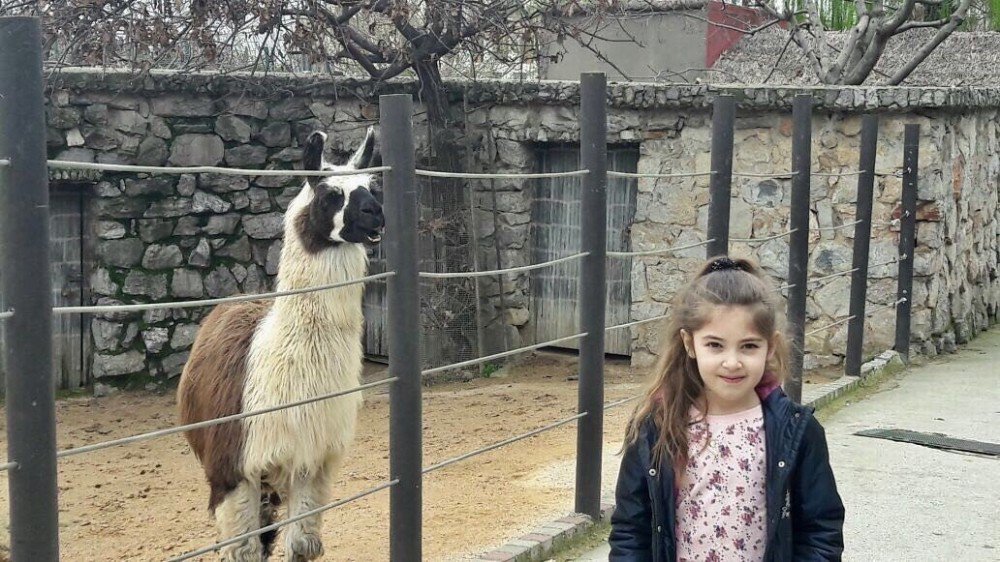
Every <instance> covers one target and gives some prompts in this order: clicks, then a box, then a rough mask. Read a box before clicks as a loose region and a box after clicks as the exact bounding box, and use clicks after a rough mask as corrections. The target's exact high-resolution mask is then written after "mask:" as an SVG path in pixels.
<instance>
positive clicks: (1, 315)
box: [0, 310, 14, 320]
mask: <svg viewBox="0 0 1000 562" xmlns="http://www.w3.org/2000/svg"><path fill="white" fill-rule="evenodd" d="M13 317H14V311H13V310H5V311H3V312H0V320H6V319H8V318H13Z"/></svg>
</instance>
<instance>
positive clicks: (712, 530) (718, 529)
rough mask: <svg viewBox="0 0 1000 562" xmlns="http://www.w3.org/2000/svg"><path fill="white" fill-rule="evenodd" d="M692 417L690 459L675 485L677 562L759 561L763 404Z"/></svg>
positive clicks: (763, 469) (764, 469)
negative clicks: (732, 412)
mask: <svg viewBox="0 0 1000 562" xmlns="http://www.w3.org/2000/svg"><path fill="white" fill-rule="evenodd" d="M692 416H693V419H694V420H699V421H696V422H693V423H692V425H691V426H690V429H689V431H690V433H689V441H690V443H689V451H690V453H689V457H690V458H689V460H688V463H687V469H686V470H685V472H684V475H683V476H682V477H681V479H680V482H679V484H678V494H677V528H676V533H677V534H676V537H677V560H678V561H679V562H695V561H697V562H730V561H732V562H750V561H761V560H763V559H764V547H765V543H766V540H767V524H766V519H765V517H766V513H767V504H766V496H765V482H764V479H765V477H766V475H767V467H766V457H765V450H764V413H763V411H762V410H761V406H760V404H758V405H757V406H755V407H754V408H751V409H749V410H746V411H744V412H738V413H735V414H728V415H721V416H705V419H704V420H701V419H700V418H701V414H700V413H698V412H696V411H695V412H693V413H692ZM706 441H707V442H708V446H707V447H706V446H705V443H706Z"/></svg>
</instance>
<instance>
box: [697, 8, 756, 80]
mask: <svg viewBox="0 0 1000 562" xmlns="http://www.w3.org/2000/svg"><path fill="white" fill-rule="evenodd" d="M708 21H709V24H708V37H706V38H705V67H706V68H712V65H714V64H715V61H717V60H719V57H720V56H722V53H724V52H726V51H727V50H729V49H730V48H732V46H733V45H735V44H736V42H737V41H739V40H740V38H742V37H743V36H744V35H745V34H744V33H742V32H740V31H737V30H736V29H730V28H731V27H735V28H738V29H753V28H755V27H757V26H758V25H760V24H762V23H766V22H768V21H770V16H768V15H767V14H766V13H765V12H763V11H761V10H758V9H756V8H744V7H742V6H734V5H733V4H724V3H722V2H710V3H709V4H708ZM713 24H722V25H726V26H729V27H719V26H718V25H713Z"/></svg>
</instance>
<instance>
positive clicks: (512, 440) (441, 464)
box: [423, 412, 588, 474]
mask: <svg viewBox="0 0 1000 562" xmlns="http://www.w3.org/2000/svg"><path fill="white" fill-rule="evenodd" d="M587 413H588V412H580V413H579V414H577V415H575V416H573V417H569V418H566V419H564V420H561V421H557V422H555V423H550V424H549V425H547V426H545V427H540V428H538V429H535V430H533V431H529V432H527V433H522V434H521V435H518V436H516V437H511V438H510V439H504V440H503V441H500V442H498V443H494V444H492V445H487V446H486V447H483V448H481V449H476V450H475V451H470V452H468V453H465V454H464V455H459V456H457V457H454V458H451V459H448V460H446V461H442V462H439V463H437V464H435V465H431V466H428V467H427V468H425V469H424V470H423V473H424V474H427V473H429V472H434V471H435V470H440V469H442V468H444V467H446V466H450V465H453V464H455V463H457V462H462V461H464V460H467V459H471V458H472V457H476V456H479V455H481V454H483V453H488V452H490V451H492V450H494V449H499V448H500V447H504V446H506V445H510V444H511V443H516V442H518V441H522V440H524V439H527V438H529V437H534V436H535V435H538V434H539V433H544V432H546V431H550V430H553V429H556V428H557V427H560V426H564V425H566V424H568V423H570V422H574V421H576V420H578V419H580V418H582V417H584V416H586V415H587Z"/></svg>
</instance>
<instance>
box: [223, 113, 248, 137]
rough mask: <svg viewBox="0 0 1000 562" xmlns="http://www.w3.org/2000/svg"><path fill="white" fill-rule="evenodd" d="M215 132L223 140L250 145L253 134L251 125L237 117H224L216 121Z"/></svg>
mask: <svg viewBox="0 0 1000 562" xmlns="http://www.w3.org/2000/svg"><path fill="white" fill-rule="evenodd" d="M215 132H216V133H217V134H218V135H219V136H220V137H222V140H227V141H232V142H238V143H248V142H250V134H251V132H252V130H251V128H250V125H249V124H248V123H247V122H246V121H245V120H243V119H241V118H240V117H237V116H235V115H223V116H221V117H219V118H218V119H216V120H215Z"/></svg>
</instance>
